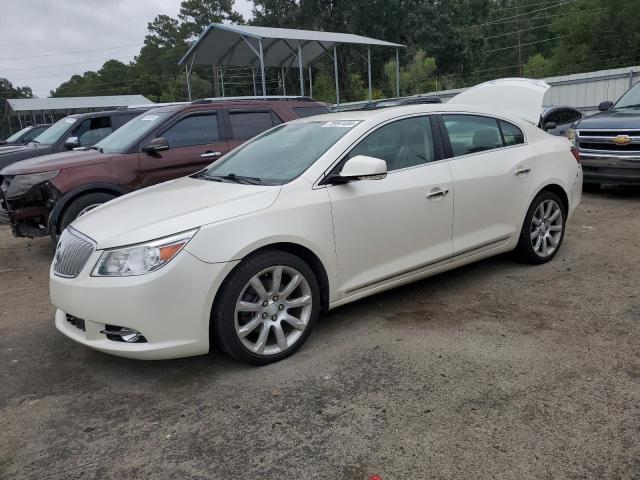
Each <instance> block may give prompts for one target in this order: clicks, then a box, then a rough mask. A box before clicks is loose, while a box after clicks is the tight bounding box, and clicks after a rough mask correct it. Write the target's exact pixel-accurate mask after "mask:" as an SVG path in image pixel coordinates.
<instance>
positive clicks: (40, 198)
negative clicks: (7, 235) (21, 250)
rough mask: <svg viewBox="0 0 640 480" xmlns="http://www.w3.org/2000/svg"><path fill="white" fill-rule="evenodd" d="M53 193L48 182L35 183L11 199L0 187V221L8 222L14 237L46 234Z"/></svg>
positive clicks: (53, 200) (53, 199)
mask: <svg viewBox="0 0 640 480" xmlns="http://www.w3.org/2000/svg"><path fill="white" fill-rule="evenodd" d="M57 193H58V192H57V191H55V194H57ZM55 194H54V190H53V189H52V188H51V187H50V185H49V183H43V184H40V185H36V186H34V187H33V188H32V189H31V190H29V192H27V193H26V194H24V195H22V196H20V197H16V198H12V199H7V198H6V197H5V196H4V192H3V191H2V189H0V222H2V221H3V220H4V223H10V224H11V230H12V232H13V235H14V236H15V237H29V238H33V237H44V236H46V235H48V234H49V227H48V223H49V217H50V215H51V207H52V206H53V205H54V203H55V197H56V195H55Z"/></svg>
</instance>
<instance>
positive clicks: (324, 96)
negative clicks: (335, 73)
mask: <svg viewBox="0 0 640 480" xmlns="http://www.w3.org/2000/svg"><path fill="white" fill-rule="evenodd" d="M313 96H314V97H315V98H316V99H317V100H319V101H321V102H327V103H335V101H336V87H335V83H334V79H333V77H332V76H331V75H329V74H328V73H326V72H324V71H323V72H320V73H318V74H317V75H316V76H315V77H314V79H313Z"/></svg>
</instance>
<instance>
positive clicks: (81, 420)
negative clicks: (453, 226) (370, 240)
mask: <svg viewBox="0 0 640 480" xmlns="http://www.w3.org/2000/svg"><path fill="white" fill-rule="evenodd" d="M639 211H640V189H610V190H606V191H604V192H602V193H600V194H597V195H585V197H584V202H583V205H582V206H581V207H580V208H579V210H578V212H577V213H576V216H575V217H574V219H573V221H572V222H571V224H570V225H569V227H568V231H567V236H566V239H565V243H564V246H563V248H562V250H561V252H560V253H559V255H558V256H557V257H556V259H555V260H554V261H553V262H551V263H549V264H547V265H544V266H540V267H530V266H523V265H520V264H518V263H516V262H514V261H513V260H511V258H510V257H508V256H503V257H499V258H495V259H491V260H487V261H483V262H480V263H477V264H475V265H471V266H468V267H465V268H462V269H459V270H457V271H454V272H449V273H446V274H443V275H439V276H436V277H433V278H431V279H427V280H425V281H421V282H418V283H416V284H413V285H410V286H407V287H402V288H399V289H396V290H394V291H391V292H387V293H384V294H381V295H377V296H375V297H371V298H369V299H366V300H363V301H360V302H357V303H355V304H351V305H348V306H346V307H342V308H339V309H337V310H335V311H333V312H331V313H329V314H327V315H325V316H324V317H322V318H321V320H320V322H319V323H318V325H317V328H316V330H315V332H314V334H313V335H312V336H311V338H310V339H309V341H308V343H307V344H306V345H305V346H304V347H303V348H302V349H301V350H300V351H299V352H298V353H297V354H296V355H294V356H293V357H291V358H289V359H287V360H285V361H282V362H280V363H278V364H275V365H270V366H267V367H263V368H251V367H247V366H245V365H241V364H238V363H236V362H234V361H232V360H230V359H229V358H227V357H226V356H224V355H222V354H221V353H220V352H214V354H213V355H210V356H202V357H195V358H188V359H181V360H173V361H162V362H142V361H133V360H126V359H120V358H116V357H110V356H107V355H105V354H101V353H98V352H94V351H91V350H89V349H87V348H85V347H82V346H80V345H77V344H75V343H73V342H72V341H70V340H67V339H66V338H65V337H63V336H62V334H59V333H58V332H57V331H56V330H55V328H54V326H53V314H54V310H53V307H52V306H51V305H50V304H49V299H48V289H47V272H48V267H49V263H50V259H51V256H52V253H53V249H52V247H51V246H50V243H49V240H48V239H39V240H31V241H27V240H16V239H13V238H12V237H11V234H10V232H9V230H8V228H7V227H6V226H0V325H1V328H2V330H1V331H2V335H1V336H0V376H1V382H2V388H1V389H0V420H1V423H0V478H7V479H17V478H20V479H22V478H24V479H45V478H46V479H76V478H82V479H104V478H114V479H140V478H153V479H155V478H158V479H220V480H223V479H224V480H228V479H236V478H238V479H255V478H260V479H329V478H330V479H345V480H351V479H353V480H355V479H367V478H369V477H370V476H372V475H375V474H377V475H380V476H381V477H382V478H383V479H384V480H389V479H466V478H469V479H484V478H494V479H537V478H540V479H559V478H562V479H640V348H639V343H640V342H639V341H638V338H639V333H640V327H639V323H640V298H639V295H640V292H639V291H638V285H639V284H640V258H639V256H638V255H639V252H640V215H639V214H638V212H639Z"/></svg>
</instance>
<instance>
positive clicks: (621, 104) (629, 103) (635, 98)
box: [614, 82, 640, 108]
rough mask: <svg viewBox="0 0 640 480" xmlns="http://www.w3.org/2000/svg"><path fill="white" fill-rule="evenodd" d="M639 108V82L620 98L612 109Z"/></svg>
mask: <svg viewBox="0 0 640 480" xmlns="http://www.w3.org/2000/svg"><path fill="white" fill-rule="evenodd" d="M630 107H640V82H639V83H636V84H635V85H634V86H633V87H631V88H630V89H629V90H627V92H626V93H625V94H624V95H622V97H620V100H618V101H617V102H616V104H615V105H614V108H630Z"/></svg>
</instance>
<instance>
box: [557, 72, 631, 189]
mask: <svg viewBox="0 0 640 480" xmlns="http://www.w3.org/2000/svg"><path fill="white" fill-rule="evenodd" d="M598 109H599V110H600V112H599V113H596V114H595V115H591V116H589V117H584V118H583V119H581V120H579V121H578V122H576V123H575V124H574V125H573V126H572V128H571V129H569V131H568V132H567V136H568V138H569V140H571V141H573V142H574V143H575V145H576V146H577V147H578V149H579V151H580V160H581V162H582V170H583V173H584V189H585V190H586V191H595V190H597V189H599V188H600V186H601V185H602V184H603V183H612V184H620V185H640V82H639V83H636V84H635V85H633V86H632V87H631V88H630V89H629V90H627V91H626V92H625V94H624V95H622V97H620V99H619V100H618V101H617V102H616V103H615V104H614V103H613V102H610V101H606V102H602V103H601V104H600V105H599V106H598Z"/></svg>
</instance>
